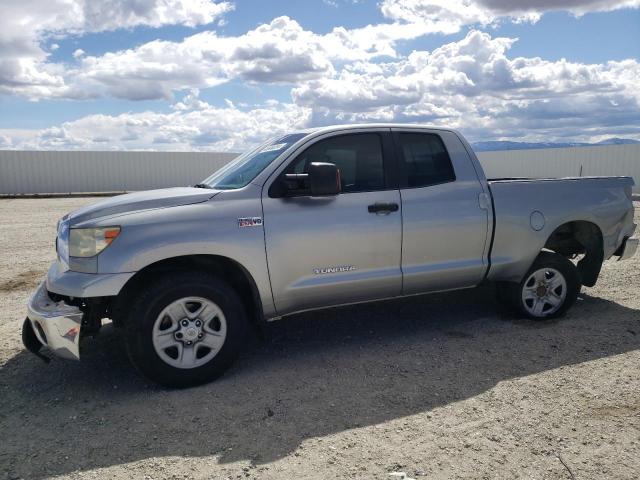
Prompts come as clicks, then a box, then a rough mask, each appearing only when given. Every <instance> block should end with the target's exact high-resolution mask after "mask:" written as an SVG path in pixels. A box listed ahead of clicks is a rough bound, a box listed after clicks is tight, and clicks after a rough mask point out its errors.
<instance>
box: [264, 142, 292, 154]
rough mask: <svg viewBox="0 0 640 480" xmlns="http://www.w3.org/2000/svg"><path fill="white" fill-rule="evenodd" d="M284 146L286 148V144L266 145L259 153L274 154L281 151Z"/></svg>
mask: <svg viewBox="0 0 640 480" xmlns="http://www.w3.org/2000/svg"><path fill="white" fill-rule="evenodd" d="M286 146H287V144H286V143H276V144H275V145H267V146H266V147H264V148H263V149H262V150H260V153H264V152H275V151H276V150H282V149H283V148H284V147H286Z"/></svg>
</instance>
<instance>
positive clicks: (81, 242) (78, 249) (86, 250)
mask: <svg viewBox="0 0 640 480" xmlns="http://www.w3.org/2000/svg"><path fill="white" fill-rule="evenodd" d="M119 234H120V227H100V228H72V229H71V231H70V233H69V256H71V257H93V256H95V255H97V254H99V253H100V252H101V251H103V250H104V249H105V248H107V247H108V246H109V245H111V242H113V241H114V240H115V239H116V237H117V236H118V235H119Z"/></svg>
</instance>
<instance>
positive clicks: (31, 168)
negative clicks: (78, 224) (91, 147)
mask: <svg viewBox="0 0 640 480" xmlns="http://www.w3.org/2000/svg"><path fill="white" fill-rule="evenodd" d="M236 155H237V154H236V153H199V152H193V153H173V152H50V151H46V152H33V151H14V150H2V151H0V194H29V193H70V192H71V193H75V192H125V191H133V190H147V189H152V188H163V187H174V186H185V185H193V184H195V183H198V182H199V181H201V180H204V179H205V178H206V177H208V176H209V175H211V174H212V173H213V172H215V171H216V170H218V169H219V168H220V167H222V166H223V165H225V164H226V163H227V162H229V161H230V160H231V159H233V158H234V157H235V156H236Z"/></svg>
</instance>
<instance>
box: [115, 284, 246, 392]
mask: <svg viewBox="0 0 640 480" xmlns="http://www.w3.org/2000/svg"><path fill="white" fill-rule="evenodd" d="M246 331H247V315H246V313H245V309H244V307H243V304H242V302H241V300H240V298H239V296H238V294H237V293H236V292H235V290H234V289H233V288H231V287H230V286H229V285H228V284H226V283H225V282H223V281H221V280H220V279H218V278H216V277H214V276H212V275H209V274H206V273H199V272H178V273H175V274H168V275H166V276H163V277H161V278H160V279H158V280H156V281H155V282H153V283H151V284H150V285H149V286H147V287H145V288H144V289H143V290H142V291H141V292H140V293H139V294H138V295H137V296H136V298H135V300H134V301H133V303H132V305H131V308H130V309H129V311H128V313H127V315H126V323H125V342H126V347H127V353H128V355H129V358H130V359H131V363H133V365H134V366H135V367H136V368H137V369H138V371H139V372H140V373H142V375H144V376H146V377H147V378H149V379H151V380H153V381H154V382H157V383H159V384H161V385H164V386H167V387H174V388H183V387H190V386H195V385H200V384H203V383H207V382H210V381H212V380H214V379H216V378H218V377H219V376H220V375H222V374H223V373H224V372H225V371H226V370H227V369H228V368H229V366H230V365H231V364H232V363H233V360H235V358H236V356H237V355H238V353H239V351H240V349H241V347H242V345H243V341H244V339H245V334H246ZM178 337H179V338H178Z"/></svg>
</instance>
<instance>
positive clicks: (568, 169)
mask: <svg viewBox="0 0 640 480" xmlns="http://www.w3.org/2000/svg"><path fill="white" fill-rule="evenodd" d="M236 155H237V154H235V153H196V152H193V153H166V152H50V151H46V152H32V151H13V150H2V151H0V194H10V195H11V194H34V193H78V192H124V191H134V190H146V189H151V188H163V187H171V186H182V185H193V184H195V183H197V182H199V181H200V180H203V179H204V178H206V177H207V176H209V175H211V173H213V172H214V171H216V170H217V169H219V168H220V167H222V166H223V165H225V164H226V163H227V162H229V161H230V160H231V159H232V158H234V157H235V156H236ZM478 158H479V159H480V162H481V163H482V166H483V167H484V169H485V171H486V173H487V176H488V177H489V178H496V177H533V178H540V177H563V176H591V175H629V176H632V177H634V180H635V182H636V185H635V187H634V192H635V193H640V185H639V184H640V145H607V146H599V147H574V148H549V149H539V150H509V151H501V152H480V153H478Z"/></svg>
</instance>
